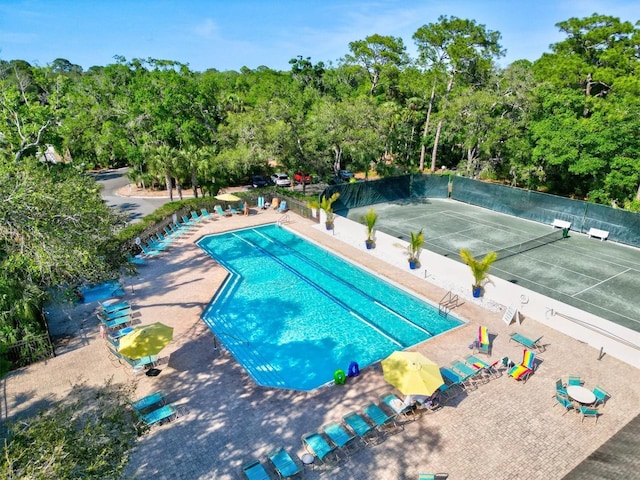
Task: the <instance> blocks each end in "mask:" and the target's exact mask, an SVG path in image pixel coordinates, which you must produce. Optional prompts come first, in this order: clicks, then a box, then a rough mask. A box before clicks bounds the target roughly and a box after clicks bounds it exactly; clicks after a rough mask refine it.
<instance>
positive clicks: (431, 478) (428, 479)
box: [418, 473, 436, 480]
mask: <svg viewBox="0 0 640 480" xmlns="http://www.w3.org/2000/svg"><path fill="white" fill-rule="evenodd" d="M418 480H436V474H435V473H421V474H420V475H418Z"/></svg>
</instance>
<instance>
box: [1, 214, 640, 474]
mask: <svg viewBox="0 0 640 480" xmlns="http://www.w3.org/2000/svg"><path fill="white" fill-rule="evenodd" d="M278 218H280V215H278V214H276V213H275V212H273V211H262V212H260V213H257V214H253V215H250V216H248V217H246V216H242V215H238V216H234V217H231V218H224V219H216V220H212V221H207V222H204V223H203V224H202V225H201V226H199V227H198V228H197V229H193V231H192V233H191V234H190V235H188V236H186V237H184V238H183V239H182V240H180V241H178V242H176V243H175V245H174V246H173V247H172V248H171V249H169V250H168V251H167V253H166V254H164V255H163V256H162V257H159V258H157V259H153V260H150V261H149V262H148V264H147V265H145V266H142V267H140V269H139V274H138V275H137V276H135V277H132V278H127V279H125V282H124V283H125V286H126V287H127V288H126V290H127V293H126V296H125V298H126V299H127V300H129V301H131V302H133V303H134V304H135V307H136V308H135V309H136V312H137V313H138V315H139V319H140V321H141V322H142V323H151V322H155V321H162V322H163V323H166V324H168V325H171V326H173V327H174V342H173V343H172V344H171V345H170V346H169V347H167V349H165V352H164V353H165V354H169V353H170V360H169V363H168V364H167V365H164V366H162V367H160V368H161V370H162V371H161V373H160V375H159V376H157V377H147V376H144V375H141V376H139V377H138V378H137V379H136V380H135V382H136V383H137V395H138V396H143V395H145V394H147V393H150V392H152V391H155V390H158V389H161V390H163V391H165V392H166V393H167V394H168V400H169V401H170V402H172V403H176V404H178V405H183V406H185V407H186V408H187V409H188V411H189V413H188V415H186V416H185V417H183V418H180V419H178V420H177V421H175V422H172V423H169V424H166V425H163V426H160V427H157V428H153V429H152V430H151V432H150V433H149V434H147V435H145V436H144V437H142V438H140V440H139V442H138V445H137V447H136V449H135V451H134V452H133V454H132V457H131V461H130V463H129V466H128V469H127V473H128V474H129V475H131V476H134V477H137V478H154V479H185V480H186V479H205V478H216V479H236V478H240V469H241V466H242V465H243V464H245V463H248V462H249V461H251V460H253V459H257V458H259V459H264V456H265V455H266V454H267V453H268V452H269V451H270V450H271V449H273V448H275V447H277V446H283V447H285V448H286V449H287V450H289V451H290V452H291V453H293V454H297V455H301V454H302V453H303V451H302V448H301V442H300V436H301V435H302V434H303V433H306V432H308V431H313V430H317V429H319V428H320V426H321V425H323V424H324V423H326V422H328V421H331V420H340V418H341V417H342V416H343V415H344V414H346V413H347V412H349V411H351V410H354V409H358V408H359V407H361V406H362V405H364V404H365V403H366V402H367V401H375V400H377V399H378V396H379V395H380V394H382V393H383V392H386V391H389V390H392V388H391V387H390V386H389V385H388V384H387V383H386V382H385V381H384V380H383V378H382V372H381V370H380V368H379V366H378V365H374V366H372V367H368V368H365V369H362V370H361V373H360V376H359V377H357V378H356V379H349V380H348V382H347V384H346V385H344V386H328V387H324V388H321V389H319V390H317V391H315V392H296V391H288V390H277V389H271V388H265V387H260V386H256V385H255V384H254V383H253V382H252V381H251V379H250V378H249V377H248V375H247V374H246V373H245V372H244V370H243V369H242V368H241V367H240V366H239V365H238V364H237V363H236V362H235V360H234V359H233V358H232V357H231V356H230V355H229V354H228V353H227V352H226V351H225V350H224V349H220V348H218V349H216V347H217V346H219V344H218V343H217V342H216V341H215V339H214V337H213V335H212V334H211V332H210V331H209V329H208V328H207V327H206V326H205V325H204V323H203V322H202V321H201V320H200V315H201V313H202V312H203V310H204V309H205V308H206V306H207V304H208V303H209V301H210V299H211V297H212V296H213V293H214V292H215V290H216V289H217V288H218V287H219V286H220V285H221V283H222V281H223V280H224V278H225V275H226V272H224V270H223V269H222V268H221V267H220V266H219V265H218V264H217V263H216V262H215V261H214V260H213V259H211V258H210V257H208V256H207V255H206V254H204V253H203V252H202V251H201V250H200V249H199V248H198V247H197V246H196V245H195V244H194V243H193V242H194V241H195V240H197V239H198V238H199V237H200V236H201V235H205V234H207V233H213V232H218V231H223V230H228V229H234V228H240V227H244V226H249V225H255V224H260V223H269V222H274V221H276V220H277V219H278ZM290 218H291V222H290V223H289V224H288V227H289V228H292V229H293V230H295V231H298V232H300V233H302V234H303V235H305V236H307V237H309V238H311V239H313V240H314V241H317V242H319V243H322V244H324V245H325V246H327V247H328V248H330V249H332V250H334V251H336V252H338V253H340V254H341V255H343V256H345V257H347V258H350V259H353V260H355V261H357V262H359V263H361V264H362V265H364V266H365V267H367V268H368V269H370V270H373V271H376V272H381V273H382V274H384V275H385V276H387V277H388V278H390V279H391V280H393V281H394V282H397V283H399V284H402V285H403V286H405V287H406V288H410V289H412V290H414V291H416V292H417V293H419V294H421V295H423V296H425V297H427V298H429V299H430V300H431V301H432V302H435V303H437V302H438V301H439V300H440V299H441V298H442V297H443V295H444V294H445V293H446V291H445V290H443V289H442V288H441V287H439V286H437V285H434V284H432V283H430V282H429V281H427V280H422V281H417V280H416V277H415V276H411V275H408V274H407V271H406V268H407V267H406V266H405V268H404V269H403V268H402V266H395V265H390V264H388V263H385V262H384V261H382V260H380V259H378V258H375V257H374V256H372V255H369V254H367V252H366V251H365V250H364V248H361V249H359V248H355V247H354V246H351V245H348V244H346V243H344V242H341V241H340V240H338V239H337V238H334V237H333V236H332V235H327V233H326V232H325V231H323V229H321V228H319V227H318V226H317V225H316V224H315V223H313V222H311V221H309V220H306V219H303V218H300V217H298V216H297V215H295V214H290ZM322 228H324V227H322ZM362 240H363V241H364V235H363V239H362ZM463 300H464V299H463ZM455 312H456V314H457V315H459V316H461V317H463V318H465V319H466V320H468V322H469V323H468V324H467V325H465V326H463V327H460V328H458V329H456V330H453V331H450V332H448V333H445V334H443V335H441V336H439V337H436V338H433V339H431V340H429V341H427V342H425V343H423V344H421V345H419V346H417V347H416V348H415V350H418V351H421V352H423V353H424V354H425V355H426V356H427V357H429V358H431V359H432V360H434V361H436V362H438V363H440V364H442V365H445V364H448V363H450V362H451V361H452V360H455V359H459V358H462V357H464V356H466V355H468V354H469V353H470V350H469V348H468V345H469V343H470V342H471V340H472V339H473V338H474V336H475V332H476V329H477V326H478V325H479V324H484V325H488V326H489V329H490V331H491V333H492V335H496V337H495V339H494V343H493V356H492V357H491V358H492V360H493V361H495V360H498V359H499V358H501V357H502V356H509V357H511V358H513V359H518V358H521V357H522V348H521V347H520V346H519V345H518V344H516V343H514V342H509V335H508V334H509V333H510V332H512V331H513V327H507V326H506V325H505V323H503V322H502V320H501V313H500V312H496V311H492V310H487V309H484V308H482V306H480V305H477V304H476V303H474V302H472V301H465V303H464V304H463V305H461V306H460V307H458V308H456V309H455ZM91 313H92V312H91V311H89V310H88V309H86V308H85V309H84V310H83V309H71V308H70V307H68V306H67V307H62V308H59V309H56V311H53V312H52V313H51V315H52V318H53V317H54V316H55V319H56V322H57V328H59V329H60V330H61V331H64V330H67V331H69V333H71V332H75V334H74V335H73V336H72V337H71V338H70V339H69V341H68V343H67V345H66V346H65V347H64V348H62V349H60V350H59V355H58V356H57V357H55V358H53V359H51V360H49V361H47V362H42V363H39V364H36V365H32V366H30V367H27V368H23V369H21V370H18V371H16V372H13V373H12V374H10V375H9V376H7V377H6V378H5V379H3V385H2V386H3V403H2V406H3V408H2V418H3V419H7V418H15V417H17V416H19V415H21V414H24V413H29V412H33V411H34V410H35V409H37V408H40V407H46V405H47V404H48V403H49V402H51V401H54V400H56V399H59V398H62V397H64V395H65V394H66V393H67V392H68V391H69V389H70V387H71V385H72V384H73V383H76V382H77V381H78V380H79V379H82V380H84V381H86V382H87V383H89V384H96V385H97V384H101V383H102V382H104V381H105V379H107V378H109V377H111V376H113V378H114V379H115V380H116V381H122V382H125V381H134V380H132V378H131V376H130V375H127V374H126V373H125V370H124V367H121V368H114V366H113V365H112V364H111V363H110V362H109V360H108V359H107V354H106V351H105V349H104V346H103V340H102V339H101V338H100V337H99V334H98V326H97V325H98V324H97V320H96V319H95V316H93V315H91ZM80 317H81V318H80ZM518 331H519V332H521V333H523V334H525V335H527V336H530V337H537V336H540V335H544V340H545V342H544V343H545V344H548V347H547V349H546V351H545V352H544V353H542V354H540V355H539V358H540V359H541V360H542V363H541V365H540V367H539V368H538V370H537V371H536V372H535V374H534V375H533V376H532V377H531V378H530V380H529V381H527V382H526V384H523V383H518V382H516V381H515V380H513V379H511V378H509V377H508V376H506V375H503V376H502V377H500V378H498V379H495V380H492V381H491V382H489V383H487V384H484V385H481V386H480V387H479V388H477V389H476V390H473V391H471V392H468V393H467V394H463V395H461V396H459V397H458V398H457V399H456V400H455V401H454V402H452V403H450V404H448V405H447V406H446V407H445V408H443V409H441V410H440V411H438V412H435V413H433V414H430V415H425V416H423V417H421V418H420V419H419V420H418V421H415V422H411V423H408V424H406V425H404V428H403V429H402V430H401V431H399V432H397V433H396V434H394V435H389V436H386V437H385V438H384V440H383V441H382V442H380V443H379V444H377V445H375V446H372V447H367V448H364V449H361V450H360V451H359V452H357V453H355V454H354V455H353V456H352V457H351V458H350V459H348V460H347V461H343V462H342V463H341V464H340V465H339V467H337V468H335V469H332V470H328V471H326V472H321V471H320V470H307V472H306V478H311V479H313V478H319V477H320V475H322V476H323V477H324V478H336V479H341V478H345V479H348V478H358V477H367V478H376V479H404V478H407V479H415V478H417V476H418V472H420V471H432V472H434V471H435V472H443V473H447V474H448V475H449V478H451V479H467V478H493V479H513V478H533V479H537V478H540V479H543V478H544V479H554V478H562V477H563V476H564V475H565V474H567V473H568V472H569V471H571V470H572V469H573V468H574V467H575V466H576V465H578V464H579V463H580V462H581V461H582V460H584V459H585V458H586V457H587V456H588V455H589V454H590V453H592V452H593V451H594V450H595V449H597V448H598V447H599V446H600V445H601V444H603V443H604V442H605V441H607V439H609V438H610V437H611V436H612V435H613V434H614V433H615V432H617V431H618V430H620V429H621V428H622V427H623V426H624V425H625V424H626V423H627V422H629V421H630V420H631V419H632V418H634V417H635V416H636V415H637V414H638V413H639V412H640V385H639V384H638V382H637V381H635V380H636V379H637V377H638V370H637V369H636V368H634V367H632V366H630V365H628V364H625V363H623V362H621V361H618V360H616V359H615V358H613V357H611V356H604V357H603V358H602V359H601V360H598V352H597V351H596V350H594V349H593V348H591V347H588V346H586V345H584V344H582V343H580V342H578V341H576V340H574V339H573V338H571V337H569V336H565V335H563V334H560V333H558V332H556V331H555V330H552V329H550V328H548V327H546V326H544V325H541V324H538V323H537V322H535V319H526V320H525V322H524V323H523V325H522V326H520V327H518ZM54 333H56V332H55V331H54ZM345 367H346V366H345ZM569 374H576V375H580V376H581V377H583V378H584V379H586V386H588V387H593V386H595V385H596V384H601V385H603V386H605V388H607V390H608V391H609V392H610V393H611V394H612V397H611V399H610V400H609V401H608V402H607V405H606V407H605V408H604V409H602V413H603V415H602V416H601V418H600V419H599V420H598V423H597V425H596V424H594V420H593V419H589V418H588V419H585V421H584V422H583V423H581V421H580V418H579V417H578V415H576V414H573V413H567V414H566V415H564V416H563V415H562V413H563V412H562V410H561V409H560V407H553V402H552V394H553V385H554V382H555V380H556V379H557V378H560V377H562V378H564V379H566V378H567V376H568V375H569ZM274 478H275V477H274Z"/></svg>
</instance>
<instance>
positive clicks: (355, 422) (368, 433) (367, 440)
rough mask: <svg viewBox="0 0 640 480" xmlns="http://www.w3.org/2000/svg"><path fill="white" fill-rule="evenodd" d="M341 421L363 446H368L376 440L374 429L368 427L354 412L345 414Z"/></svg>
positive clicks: (370, 426) (371, 426)
mask: <svg viewBox="0 0 640 480" xmlns="http://www.w3.org/2000/svg"><path fill="white" fill-rule="evenodd" d="M342 421H343V422H344V423H345V425H346V426H347V427H349V429H350V430H351V431H352V432H353V433H355V434H356V435H357V436H358V438H359V439H360V440H361V441H362V443H364V444H365V445H369V444H371V443H373V442H374V441H375V439H376V435H374V433H375V431H376V430H375V428H374V427H373V425H370V424H369V423H367V422H366V420H365V419H364V418H362V417H361V416H360V415H359V414H358V413H356V412H350V413H347V414H346V415H345V416H344V417H342Z"/></svg>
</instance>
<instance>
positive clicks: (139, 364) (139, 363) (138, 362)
mask: <svg viewBox="0 0 640 480" xmlns="http://www.w3.org/2000/svg"><path fill="white" fill-rule="evenodd" d="M107 350H108V351H109V353H110V354H111V355H112V356H113V357H115V358H116V359H117V360H118V361H119V362H120V363H123V364H124V363H126V364H127V365H129V366H130V367H132V368H144V367H146V366H150V365H153V364H154V363H155V362H156V360H157V359H158V357H156V356H155V355H150V356H148V357H142V358H138V359H135V360H134V359H133V358H129V357H127V356H125V355H122V354H121V353H120V352H118V351H117V350H114V349H113V348H111V347H109V346H107Z"/></svg>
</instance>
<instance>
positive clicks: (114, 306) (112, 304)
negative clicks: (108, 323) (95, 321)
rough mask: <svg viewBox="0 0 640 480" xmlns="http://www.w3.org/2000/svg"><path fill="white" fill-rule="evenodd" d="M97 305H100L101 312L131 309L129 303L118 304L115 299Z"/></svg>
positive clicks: (99, 302)
mask: <svg viewBox="0 0 640 480" xmlns="http://www.w3.org/2000/svg"><path fill="white" fill-rule="evenodd" d="M98 305H100V309H101V310H102V311H103V312H107V313H110V312H117V311H118V310H125V309H127V308H131V304H130V303H129V302H119V301H117V300H115V299H113V300H107V301H105V302H101V301H98Z"/></svg>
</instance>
